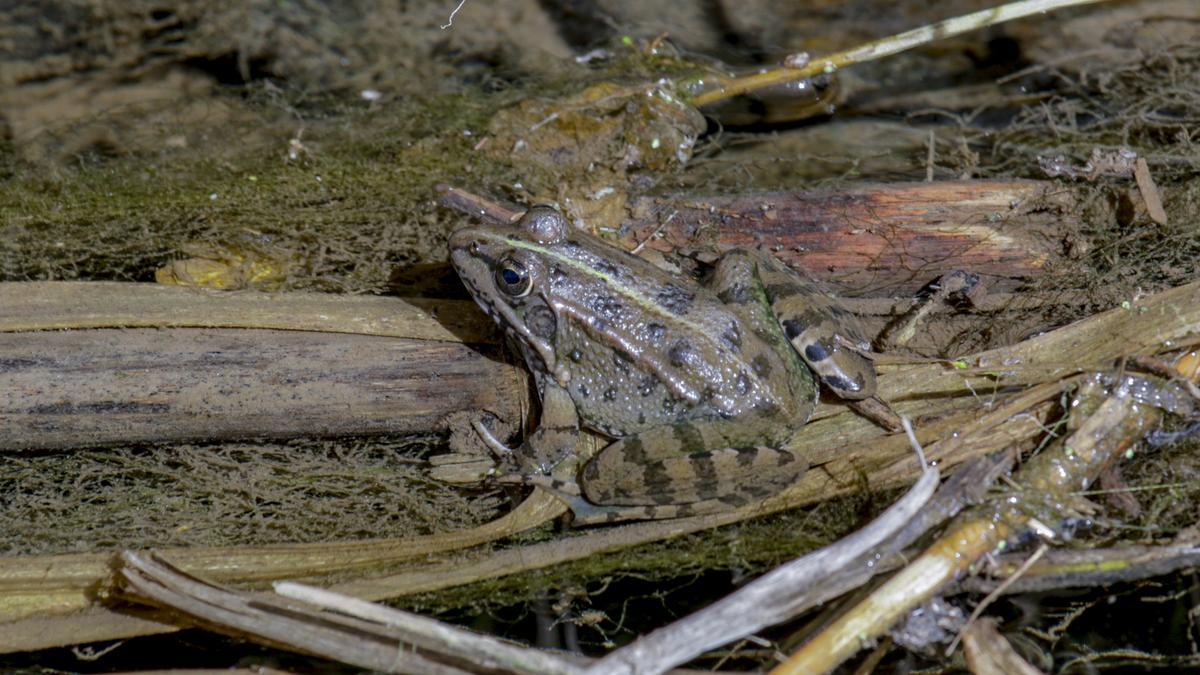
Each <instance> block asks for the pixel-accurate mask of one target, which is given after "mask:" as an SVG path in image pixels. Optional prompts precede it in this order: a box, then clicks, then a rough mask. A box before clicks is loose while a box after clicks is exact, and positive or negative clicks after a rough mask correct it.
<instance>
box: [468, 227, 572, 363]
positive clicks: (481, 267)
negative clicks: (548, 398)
mask: <svg viewBox="0 0 1200 675" xmlns="http://www.w3.org/2000/svg"><path fill="white" fill-rule="evenodd" d="M451 242H452V244H453V243H457V242H455V240H454V239H453V238H452V239H451ZM485 257H486V256H485V254H484V253H483V249H482V247H478V248H476V250H475V252H472V251H471V247H470V246H455V247H454V248H452V249H451V253H450V262H451V264H453V265H454V269H455V270H456V271H457V272H458V276H459V278H460V279H461V280H462V282H463V285H464V286H466V287H467V291H468V292H469V293H470V294H471V297H473V298H475V304H477V305H479V308H480V309H482V310H483V311H484V312H486V313H487V315H488V316H490V317H491V318H492V321H495V322H496V325H498V326H500V328H502V329H503V330H504V332H505V334H507V335H508V336H509V337H510V338H512V339H513V340H515V341H517V342H518V343H519V344H520V345H521V346H522V347H523V348H524V351H525V354H524V356H525V360H526V361H530V360H531V357H536V358H538V359H540V360H541V362H542V364H544V367H545V370H546V372H549V373H553V372H554V370H555V365H556V363H557V361H556V359H555V356H554V347H553V345H552V344H550V343H549V342H548V341H546V340H544V339H542V338H540V337H538V336H537V335H534V333H533V332H532V331H531V330H530V329H529V326H528V324H527V322H526V320H525V316H524V314H523V313H522V312H519V311H518V310H517V309H516V308H515V307H514V306H513V305H512V304H510V303H509V301H508V299H509V297H508V296H507V295H505V294H504V293H503V292H502V291H500V290H499V289H498V288H496V284H495V282H494V281H493V280H492V270H493V269H494V265H489V264H488V262H489V261H488V260H487V259H485ZM530 365H531V366H533V365H534V364H532V363H531V364H530Z"/></svg>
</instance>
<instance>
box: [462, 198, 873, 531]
mask: <svg viewBox="0 0 1200 675" xmlns="http://www.w3.org/2000/svg"><path fill="white" fill-rule="evenodd" d="M450 251H451V260H452V262H453V264H454V267H455V268H456V269H457V271H458V274H459V276H460V277H461V278H462V280H463V283H464V284H466V287H467V289H468V290H469V291H470V293H471V295H472V296H473V297H474V298H475V300H476V301H477V302H478V303H479V306H480V307H482V308H483V309H484V311H486V312H487V313H488V314H489V315H491V317H492V318H493V319H494V320H495V321H496V322H497V323H498V324H499V325H500V326H501V327H502V328H503V329H504V330H505V332H506V333H507V334H508V336H509V337H510V338H512V340H513V341H514V342H515V343H516V345H517V346H518V347H519V349H520V350H521V352H522V353H523V355H524V357H525V360H526V363H527V364H528V366H529V368H530V370H531V371H532V372H533V374H534V377H535V379H536V381H537V385H538V389H539V392H540V393H541V396H542V402H543V416H542V424H541V427H540V428H539V429H538V430H537V431H535V432H534V433H533V434H532V435H531V436H530V437H529V438H528V439H526V441H525V442H524V443H523V444H522V445H521V447H520V448H518V449H517V451H516V452H517V458H518V460H519V461H520V463H521V466H522V470H523V471H524V472H526V475H527V476H528V477H529V481H530V482H533V483H535V484H539V485H543V486H545V487H548V488H550V489H552V490H554V491H555V493H556V494H558V495H559V496H560V497H561V498H563V499H564V500H565V501H567V503H568V504H569V506H570V507H571V509H572V511H574V513H575V518H576V522H577V523H589V522H602V521H613V520H622V519H627V518H670V517H677V516H685V515H694V514H700V513H708V512H712V511H716V510H721V509H726V508H731V507H736V506H740V505H743V504H746V503H749V502H750V501H753V500H757V499H761V498H763V497H765V496H767V495H770V494H772V493H774V492H777V491H779V490H780V489H782V488H783V487H785V486H787V485H788V484H790V483H792V482H793V481H794V480H796V478H798V477H799V476H800V475H801V474H802V473H803V471H804V470H805V468H806V463H805V461H804V460H803V459H802V458H801V457H798V456H796V455H795V454H794V453H792V452H789V451H787V450H785V449H783V448H784V447H785V446H786V444H787V442H788V441H789V440H790V439H791V438H792V436H793V435H795V434H796V433H797V431H798V430H799V429H800V427H802V426H803V425H804V424H805V422H807V421H808V418H809V416H810V415H811V414H812V411H813V408H814V407H815V405H816V400H817V379H818V378H819V379H820V381H822V382H823V383H825V385H826V386H827V387H828V388H830V389H831V390H833V391H834V392H835V393H836V394H838V395H840V396H842V397H843V398H847V399H861V398H866V397H868V396H871V395H872V394H873V393H874V390H875V372H874V368H873V366H872V364H871V363H870V361H869V360H867V359H866V358H865V357H864V356H863V355H861V354H860V353H859V352H858V350H859V349H864V348H865V347H864V346H863V345H861V343H858V342H855V341H853V340H850V339H847V338H845V337H843V335H844V333H842V332H841V331H839V330H838V329H837V328H836V322H835V321H834V320H833V319H836V318H837V316H836V315H837V310H836V309H835V307H834V305H833V304H832V303H830V301H829V299H828V298H827V297H826V296H824V295H823V294H821V293H820V292H819V291H816V289H815V288H814V287H813V286H812V285H811V284H810V283H808V282H806V281H805V280H804V279H803V278H801V277H799V276H798V275H797V274H796V273H795V272H793V271H792V270H790V269H789V268H787V267H786V266H784V265H783V264H782V263H780V262H779V261H776V260H775V259H773V258H771V257H770V256H768V255H765V254H762V253H759V252H754V251H743V250H735V251H731V252H728V253H726V254H724V255H723V256H722V257H721V258H720V260H719V261H718V262H717V263H716V265H715V268H714V271H713V274H712V276H711V278H710V279H709V280H708V281H707V282H705V283H703V284H701V283H699V282H697V281H695V280H693V279H691V278H690V277H684V276H679V275H673V274H670V273H668V272H666V271H664V270H662V269H660V268H658V267H656V266H654V265H653V264H651V263H649V262H647V261H646V260H643V259H641V258H639V257H637V256H634V255H631V254H630V253H628V252H626V251H623V250H621V249H619V248H617V247H615V246H613V245H611V244H609V243H606V242H604V241H603V240H601V239H599V238H597V237H595V236H592V235H590V234H587V233H585V232H581V231H579V230H576V229H574V228H572V227H571V226H570V225H569V223H568V222H567V220H566V219H565V218H564V217H563V216H562V215H561V214H560V213H559V212H558V211H556V210H555V209H553V208H551V207H547V206H535V207H533V208H531V209H530V210H529V211H528V212H526V214H525V215H524V217H522V218H521V219H520V221H519V222H517V223H515V224H512V225H501V226H487V227H471V228H467V229H463V230H460V231H458V232H455V233H454V235H453V236H452V237H451V239H450ZM814 373H815V376H814ZM579 424H582V425H583V426H585V427H587V428H589V429H592V430H595V431H598V432H600V433H602V434H604V435H606V436H609V437H611V438H613V439H615V440H614V441H613V442H612V443H611V444H609V445H608V446H606V447H605V448H604V449H603V450H602V451H601V452H600V453H599V454H598V455H597V456H596V457H595V458H593V459H591V460H590V461H589V462H587V464H586V465H584V467H583V468H582V470H580V471H579V472H578V477H577V480H575V479H563V480H556V479H552V478H550V477H549V475H550V474H551V472H552V471H554V470H555V468H556V467H559V468H560V471H557V472H555V473H556V475H559V476H562V475H563V472H562V471H561V467H563V466H567V467H568V468H569V469H570V468H573V465H572V464H569V463H570V462H574V461H575V454H574V444H575V440H576V437H577V434H578V425H579ZM485 440H487V441H488V442H489V444H490V445H492V446H493V447H496V448H500V449H503V445H502V444H501V443H500V442H499V441H497V440H496V439H494V438H486V437H485ZM573 473H574V472H573V471H568V474H567V475H568V476H569V475H570V474H573Z"/></svg>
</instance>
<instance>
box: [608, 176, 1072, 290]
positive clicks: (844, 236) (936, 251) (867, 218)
mask: <svg viewBox="0 0 1200 675" xmlns="http://www.w3.org/2000/svg"><path fill="white" fill-rule="evenodd" d="M1073 202H1074V195H1073V194H1072V193H1071V192H1069V191H1065V190H1064V188H1062V187H1061V186H1059V185H1054V184H1051V183H1044V182H1036V181H953V182H934V183H898V184H887V185H859V186H849V187H838V188H836V189H834V188H821V189H812V190H802V191H796V192H787V193H766V194H760V195H749V196H713V197H699V196H696V197H689V198H680V197H666V198H655V197H640V198H638V199H636V200H634V202H633V206H632V209H631V210H632V212H633V213H634V221H633V223H632V225H633V227H632V234H631V236H632V237H633V238H634V239H635V240H638V241H640V240H642V239H645V238H648V237H650V236H651V234H652V233H656V232H657V234H658V237H657V238H656V239H655V240H654V241H651V242H650V243H649V244H648V245H649V246H653V247H658V248H662V249H663V250H670V249H672V248H688V247H701V248H711V247H717V246H719V247H741V248H749V247H755V246H763V247H766V248H767V249H769V250H770V251H772V253H773V254H774V255H776V256H778V257H779V258H780V259H782V260H784V261H786V262H787V263H788V264H789V265H792V266H793V267H795V268H797V269H800V270H803V271H805V272H807V273H808V274H810V275H812V276H813V277H815V278H818V279H822V280H826V281H828V282H830V283H834V284H836V285H837V286H838V287H841V288H852V289H859V290H866V291H870V292H871V293H872V294H875V295H879V294H896V295H910V294H912V293H914V292H915V291H917V290H918V289H920V288H921V287H922V286H924V285H925V284H927V283H929V282H930V281H932V280H934V279H936V278H938V277H939V276H941V275H943V274H945V273H947V272H951V271H954V270H967V271H970V272H972V273H975V274H979V275H980V276H981V277H982V278H983V279H984V282H985V283H986V284H987V285H988V287H989V288H993V289H996V290H1010V289H1011V288H1013V287H1014V280H1016V279H1021V278H1028V277H1033V276H1037V275H1039V274H1041V273H1042V272H1044V271H1045V269H1046V268H1047V267H1048V266H1050V265H1054V264H1056V263H1062V262H1064V261H1066V260H1067V259H1068V258H1069V256H1070V255H1071V254H1072V253H1073V252H1078V251H1079V250H1080V249H1081V247H1083V246H1086V244H1084V242H1083V239H1082V235H1081V234H1080V231H1081V230H1082V223H1081V222H1080V221H1079V219H1078V218H1079V216H1078V215H1074V214H1077V212H1078V209H1077V208H1075V209H1073V208H1072V207H1071V205H1072V203H1073Z"/></svg>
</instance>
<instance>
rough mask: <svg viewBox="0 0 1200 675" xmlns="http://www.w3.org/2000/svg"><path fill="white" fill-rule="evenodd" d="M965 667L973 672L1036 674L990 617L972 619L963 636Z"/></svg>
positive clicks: (986, 674)
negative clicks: (978, 619) (973, 621)
mask: <svg viewBox="0 0 1200 675" xmlns="http://www.w3.org/2000/svg"><path fill="white" fill-rule="evenodd" d="M963 650H964V651H965V652H966V656H967V668H969V669H970V670H971V672H972V673H974V674H975V675H1039V673H1041V672H1042V671H1040V670H1038V669H1037V668H1034V667H1033V666H1031V665H1029V662H1028V661H1026V660H1025V659H1023V658H1021V656H1020V655H1019V654H1017V652H1016V650H1015V649H1013V647H1012V645H1010V644H1009V643H1008V640H1005V639H1004V636H1003V635H1001V634H1000V631H998V630H996V624H995V622H994V621H993V620H991V619H984V620H982V621H976V622H975V623H974V624H972V625H971V626H970V628H968V629H967V630H966V631H965V633H964V635H963Z"/></svg>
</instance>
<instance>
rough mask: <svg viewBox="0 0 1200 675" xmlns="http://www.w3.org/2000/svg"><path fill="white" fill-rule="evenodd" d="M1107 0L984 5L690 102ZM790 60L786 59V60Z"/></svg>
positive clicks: (737, 81)
mask: <svg viewBox="0 0 1200 675" xmlns="http://www.w3.org/2000/svg"><path fill="white" fill-rule="evenodd" d="M1103 1H1104V0H1022V1H1021V2H1013V3H1010V4H1007V5H1002V6H1000V7H994V8H991V9H985V10H982V11H979V12H974V13H972V14H967V15H964V16H958V17H954V18H952V19H946V20H945V21H939V22H938V23H934V24H930V25H928V26H922V27H920V28H915V29H913V30H910V31H906V32H904V33H898V34H896V35H892V36H890V37H886V38H883V39H881V40H876V41H874V42H868V43H866V44H864V45H860V46H858V47H855V48H854V49H851V50H848V51H844V52H838V53H836V54H830V55H829V56H826V57H824V58H816V59H812V60H811V61H810V62H809V63H808V64H807V65H805V66H803V67H801V68H789V67H786V66H785V67H783V68H778V69H776V70H769V71H767V72H765V73H756V74H754V75H748V76H745V77H739V78H731V79H728V80H725V81H723V82H721V83H720V85H719V86H718V87H716V88H715V89H711V90H709V91H705V92H703V93H701V94H699V95H697V96H695V97H694V98H692V99H691V104H692V105H694V106H696V107H698V108H699V107H703V106H706V105H710V104H712V103H716V102H717V101H723V100H725V99H728V98H733V97H734V96H740V95H742V94H745V93H748V92H751V91H757V90H759V89H765V88H767V87H773V86H775V85H777V84H785V83H787V82H795V81H797V80H803V79H805V78H808V77H812V76H814V75H817V74H820V73H833V72H836V71H837V70H838V69H839V68H843V67H845V66H848V65H852V64H855V63H863V62H865V61H872V60H875V59H879V58H882V57H884V56H891V55H892V54H898V53H900V52H903V51H907V50H909V49H912V48H913V47H918V46H920V45H922V44H925V43H927V42H932V41H934V40H941V39H943V38H948V37H953V36H955V35H961V34H962V33H966V32H968V31H972V30H976V29H979V28H984V27H986V26H993V25H996V24H999V23H1004V22H1005V21H1011V20H1013V19H1019V18H1021V17H1025V16H1030V15H1032V14H1040V13H1042V12H1049V11H1051V10H1055V9H1062V8H1064V7H1072V6H1074V5H1088V4H1094V3H1097V2H1103ZM785 62H787V61H785Z"/></svg>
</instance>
